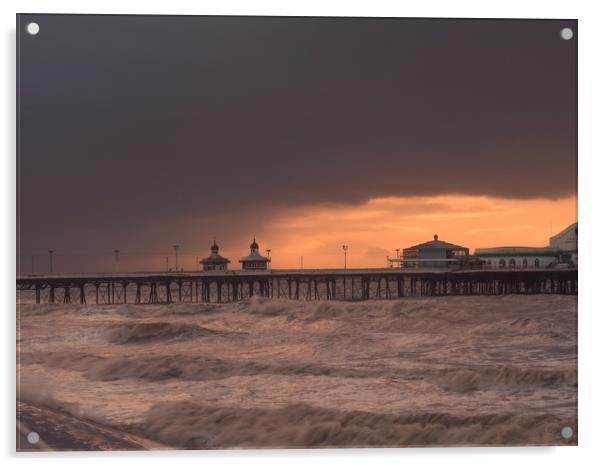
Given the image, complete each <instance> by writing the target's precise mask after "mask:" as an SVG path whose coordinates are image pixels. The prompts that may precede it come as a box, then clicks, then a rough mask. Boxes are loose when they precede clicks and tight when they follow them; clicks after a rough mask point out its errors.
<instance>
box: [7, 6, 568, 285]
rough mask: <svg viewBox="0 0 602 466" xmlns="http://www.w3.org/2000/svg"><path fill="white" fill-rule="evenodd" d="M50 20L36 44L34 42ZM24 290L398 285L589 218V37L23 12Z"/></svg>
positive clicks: (450, 23)
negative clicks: (101, 281)
mask: <svg viewBox="0 0 602 466" xmlns="http://www.w3.org/2000/svg"><path fill="white" fill-rule="evenodd" d="M32 20H35V21H37V22H38V23H39V24H40V33H39V34H38V35H37V36H27V35H26V34H25V33H24V32H23V29H24V25H25V24H26V23H28V22H30V21H32ZM19 21H20V25H19V33H18V36H19V37H18V40H19V55H18V61H19V65H18V66H19V82H18V87H19V96H18V109H19V134H20V138H19V158H18V163H19V178H18V180H19V184H18V186H19V193H18V194H19V206H18V208H19V224H18V226H19V257H20V262H21V270H22V272H23V273H30V272H31V262H32V257H33V262H34V265H33V267H34V271H36V272H38V273H40V272H46V271H47V269H48V253H47V251H48V249H54V250H55V251H56V252H55V271H59V272H61V271H64V272H67V271H111V270H113V268H114V262H113V253H112V251H113V249H116V248H118V249H120V250H121V264H120V267H121V269H122V270H142V269H144V270H164V269H165V257H166V256H168V257H169V261H170V265H171V266H172V267H173V265H174V262H173V261H174V252H173V248H172V245H174V244H179V245H180V265H181V266H183V267H185V268H186V269H194V268H195V261H196V258H197V257H199V258H201V257H204V256H206V255H208V253H209V246H210V244H211V243H212V241H213V238H214V237H215V238H216V239H217V241H218V243H219V244H220V246H221V247H222V249H221V251H220V252H221V253H222V254H223V255H225V256H226V257H228V258H229V259H230V260H232V262H233V264H231V265H232V268H239V264H238V259H239V258H240V257H241V256H243V255H245V254H246V253H247V252H248V245H249V243H250V242H251V241H252V238H253V234H255V235H256V236H257V241H258V242H259V244H260V248H261V250H262V252H264V251H265V248H271V249H272V251H273V252H272V256H273V266H274V268H280V267H282V268H291V267H294V268H296V267H299V265H300V258H301V256H303V258H304V259H303V260H304V266H305V267H306V268H310V267H340V266H342V263H343V254H342V249H341V246H342V244H348V245H349V254H348V265H349V266H350V267H382V266H385V263H386V256H387V255H391V256H392V255H394V254H395V248H400V249H403V248H404V247H408V246H411V245H413V244H416V243H420V242H424V241H428V240H430V239H432V237H433V235H434V234H435V233H437V234H438V235H439V237H440V239H442V240H445V241H449V242H453V243H457V244H460V245H463V246H466V247H469V248H470V250H471V252H472V251H474V248H477V247H487V246H515V245H525V246H543V245H546V244H547V241H548V238H549V236H550V234H551V233H557V232H558V231H560V230H561V229H563V228H564V227H566V226H567V225H569V224H570V223H572V222H574V221H576V220H577V218H576V215H577V214H576V211H577V206H576V203H577V197H576V193H577V174H576V170H577V152H576V92H577V89H576V60H577V42H576V38H574V39H572V40H570V41H565V40H562V39H561V37H560V30H561V29H562V28H563V27H571V28H573V29H574V30H575V31H576V29H577V23H576V21H574V20H535V21H533V20H428V19H361V18H356V19H349V18H347V19H344V18H331V19H327V18H261V17H255V18H251V17H247V18H237V17H159V16H146V17H144V16H142V17H137V16H78V15H73V16H62V15H21V16H20V20H19Z"/></svg>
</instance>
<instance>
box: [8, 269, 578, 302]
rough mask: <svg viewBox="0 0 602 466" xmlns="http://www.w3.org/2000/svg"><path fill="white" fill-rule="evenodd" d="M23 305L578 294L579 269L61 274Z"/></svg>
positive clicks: (27, 287) (30, 280)
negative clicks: (30, 301)
mask: <svg viewBox="0 0 602 466" xmlns="http://www.w3.org/2000/svg"><path fill="white" fill-rule="evenodd" d="M17 293H18V301H19V300H22V301H24V300H25V299H31V300H35V303H37V304H41V303H48V304H56V303H64V304H69V303H79V304H120V303H121V304H125V303H132V304H160V303H162V304H168V303H174V302H178V303H184V302H191V303H212V302H215V303H225V302H235V301H240V300H244V299H249V298H251V297H253V296H261V297H264V298H276V299H279V298H282V299H294V300H308V301H310V300H346V301H359V300H369V299H402V298H404V297H406V296H410V297H417V296H457V295H506V294H542V293H547V294H569V295H571V294H572V295H576V294H577V270H576V269H531V270H525V269H506V270H500V269H497V270H455V271H451V270H417V269H414V270H411V269H391V268H388V269H316V270H264V271H216V272H182V273H123V274H78V275H75V274H73V275H71V274H61V275H29V276H21V277H18V278H17Z"/></svg>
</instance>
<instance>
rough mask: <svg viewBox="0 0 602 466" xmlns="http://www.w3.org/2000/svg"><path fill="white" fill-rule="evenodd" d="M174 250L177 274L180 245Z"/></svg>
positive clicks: (174, 246)
mask: <svg viewBox="0 0 602 466" xmlns="http://www.w3.org/2000/svg"><path fill="white" fill-rule="evenodd" d="M173 248H174V250H175V251H176V272H177V271H178V249H180V245H179V244H174V245H173Z"/></svg>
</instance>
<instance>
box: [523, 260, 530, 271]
mask: <svg viewBox="0 0 602 466" xmlns="http://www.w3.org/2000/svg"><path fill="white" fill-rule="evenodd" d="M528 266H529V264H528V262H527V259H523V269H526V268H527V267H528Z"/></svg>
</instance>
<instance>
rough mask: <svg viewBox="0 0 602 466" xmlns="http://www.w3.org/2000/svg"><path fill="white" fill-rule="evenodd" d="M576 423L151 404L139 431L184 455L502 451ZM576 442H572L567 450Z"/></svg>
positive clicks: (541, 440)
mask: <svg viewBox="0 0 602 466" xmlns="http://www.w3.org/2000/svg"><path fill="white" fill-rule="evenodd" d="M575 421H576V420H575V419H571V420H567V419H559V418H558V417H556V416H554V415H551V414H541V415H527V414H523V415H516V414H483V415H475V416H457V415H451V414H445V413H416V414H375V413H370V412H363V411H339V410H335V409H323V408H319V407H313V406H309V405H307V404H302V403H297V404H290V405H287V406H284V407H279V408H274V409H260V408H250V409H242V408H233V407H208V406H202V405H199V404H195V403H192V402H186V401H179V402H163V403H159V404H156V405H155V406H153V407H152V408H151V409H150V411H149V412H148V413H147V415H146V418H145V420H144V422H143V423H142V424H141V425H139V426H137V428H138V429H139V430H140V431H141V432H142V433H143V434H144V435H146V436H148V437H149V438H152V439H154V440H157V441H160V442H162V443H166V444H168V445H172V446H176V447H179V448H184V449H213V448H244V447H263V448H284V447H288V448H328V447H376V446H381V447H397V446H428V445H438V446H444V445H449V446H452V445H455V446H459V445H504V446H507V445H526V444H530V445H534V444H535V445H557V444H559V442H560V440H559V433H560V429H561V428H562V427H563V426H564V425H566V424H567V422H569V423H571V425H573V426H575V425H576V423H575ZM576 442H577V436H576V435H575V436H574V437H573V438H572V439H571V442H570V443H572V444H574V443H576Z"/></svg>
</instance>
